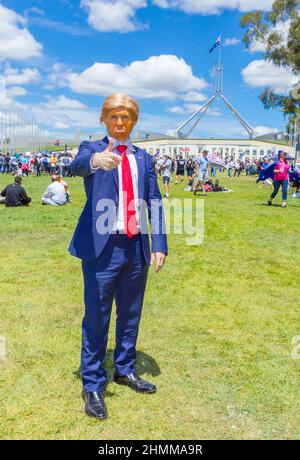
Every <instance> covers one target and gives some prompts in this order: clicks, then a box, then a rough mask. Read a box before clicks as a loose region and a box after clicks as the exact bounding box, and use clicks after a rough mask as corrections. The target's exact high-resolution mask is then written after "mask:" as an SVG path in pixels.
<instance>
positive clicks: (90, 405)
mask: <svg viewBox="0 0 300 460" xmlns="http://www.w3.org/2000/svg"><path fill="white" fill-rule="evenodd" d="M82 398H83V400H84V402H85V413H86V414H87V415H88V416H89V417H96V418H99V419H101V420H104V419H105V418H107V409H106V405H105V401H104V397H103V393H100V392H98V391H93V392H88V393H87V392H85V391H84V390H82Z"/></svg>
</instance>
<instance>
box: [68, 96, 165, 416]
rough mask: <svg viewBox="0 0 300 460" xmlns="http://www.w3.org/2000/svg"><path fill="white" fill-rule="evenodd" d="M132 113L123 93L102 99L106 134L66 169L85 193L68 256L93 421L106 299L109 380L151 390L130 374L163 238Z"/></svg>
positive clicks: (100, 382) (102, 384)
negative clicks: (111, 341) (78, 299)
mask: <svg viewBox="0 0 300 460" xmlns="http://www.w3.org/2000/svg"><path fill="white" fill-rule="evenodd" d="M138 115H139V107H138V103H137V102H136V101H135V100H133V99H132V98H130V97H129V96H127V95H124V94H119V93H117V94H113V95H111V96H109V97H107V98H106V100H105V101H104V104H103V107H102V112H101V117H100V120H101V122H102V123H104V124H105V125H106V128H107V132H108V136H109V137H105V138H104V139H102V140H100V141H95V142H91V141H85V142H82V144H81V145H80V147H79V152H78V154H77V156H76V157H75V159H74V160H73V162H72V163H71V165H70V169H71V172H72V173H73V174H75V175H78V176H82V177H84V186H85V191H86V196H87V201H86V204H85V207H84V209H83V212H82V214H81V216H80V218H79V221H78V225H77V227H76V230H75V233H74V236H73V239H72V241H71V244H70V247H69V251H70V252H71V254H72V255H74V256H76V257H79V258H80V259H82V270H83V279H84V301H85V316H84V319H83V323H82V350H81V375H82V382H83V394H82V395H83V399H84V401H85V412H86V414H87V415H89V416H93V417H96V418H98V419H104V418H106V417H107V409H106V405H105V401H104V392H105V388H106V385H107V374H106V371H105V369H104V367H103V360H104V357H105V354H106V348H107V339H108V330H109V322H110V315H111V309H112V302H113V299H115V301H116V312H117V320H116V347H115V352H114V362H115V374H114V381H115V382H116V383H117V384H120V385H127V386H129V387H130V388H132V389H133V390H135V391H137V392H142V393H154V392H155V391H156V387H155V386H154V385H153V384H151V383H149V382H147V381H146V380H143V379H142V378H141V377H140V376H139V375H138V374H137V373H136V371H135V361H136V342H137V337H138V328H139V322H140V318H141V313H142V304H143V297H144V292H145V287H146V281H147V273H148V268H149V265H150V264H153V263H154V264H155V266H156V272H158V271H159V270H160V269H161V268H162V266H163V265H164V261H165V257H166V255H167V237H166V232H165V222H164V215H163V209H162V199H161V194H160V191H159V188H158V185H157V179H156V174H155V171H154V166H153V159H152V157H151V155H149V154H147V152H145V151H144V150H141V149H139V148H137V147H134V146H133V145H132V143H131V140H130V134H131V132H132V130H133V127H134V125H135V124H136V122H137V120H138ZM147 215H148V220H149V222H150V224H151V240H152V248H151V253H150V245H149V238H148V222H147Z"/></svg>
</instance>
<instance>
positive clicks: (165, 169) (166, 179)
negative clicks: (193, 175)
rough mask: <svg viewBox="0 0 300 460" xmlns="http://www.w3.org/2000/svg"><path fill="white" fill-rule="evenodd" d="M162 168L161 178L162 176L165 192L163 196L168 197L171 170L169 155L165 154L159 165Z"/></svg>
mask: <svg viewBox="0 0 300 460" xmlns="http://www.w3.org/2000/svg"><path fill="white" fill-rule="evenodd" d="M161 170H162V178H163V184H164V189H165V194H164V198H169V196H170V195H169V186H170V180H171V172H172V159H171V157H170V156H169V155H167V154H166V155H165V162H164V163H163V165H162V166H161Z"/></svg>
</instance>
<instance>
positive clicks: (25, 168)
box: [0, 151, 72, 177]
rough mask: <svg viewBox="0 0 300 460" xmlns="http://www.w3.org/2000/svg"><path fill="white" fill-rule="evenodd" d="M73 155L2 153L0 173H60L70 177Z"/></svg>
mask: <svg viewBox="0 0 300 460" xmlns="http://www.w3.org/2000/svg"><path fill="white" fill-rule="evenodd" d="M71 161H72V156H71V155H70V154H69V153H68V152H67V151H65V152H62V153H51V152H47V151H44V152H40V153H14V154H13V155H11V154H9V153H0V173H2V174H11V175H14V176H15V175H21V176H28V175H29V174H31V175H33V176H37V177H38V176H41V175H42V174H48V175H51V174H59V175H60V176H62V177H70V176H71V175H72V174H71V171H70V163H71Z"/></svg>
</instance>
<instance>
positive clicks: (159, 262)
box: [150, 252, 166, 273]
mask: <svg viewBox="0 0 300 460" xmlns="http://www.w3.org/2000/svg"><path fill="white" fill-rule="evenodd" d="M165 260H166V254H164V253H163V252H152V254H151V262H150V264H151V265H153V263H154V262H155V272H156V273H158V272H159V270H160V269H161V268H162V267H163V266H164V263H165Z"/></svg>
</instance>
